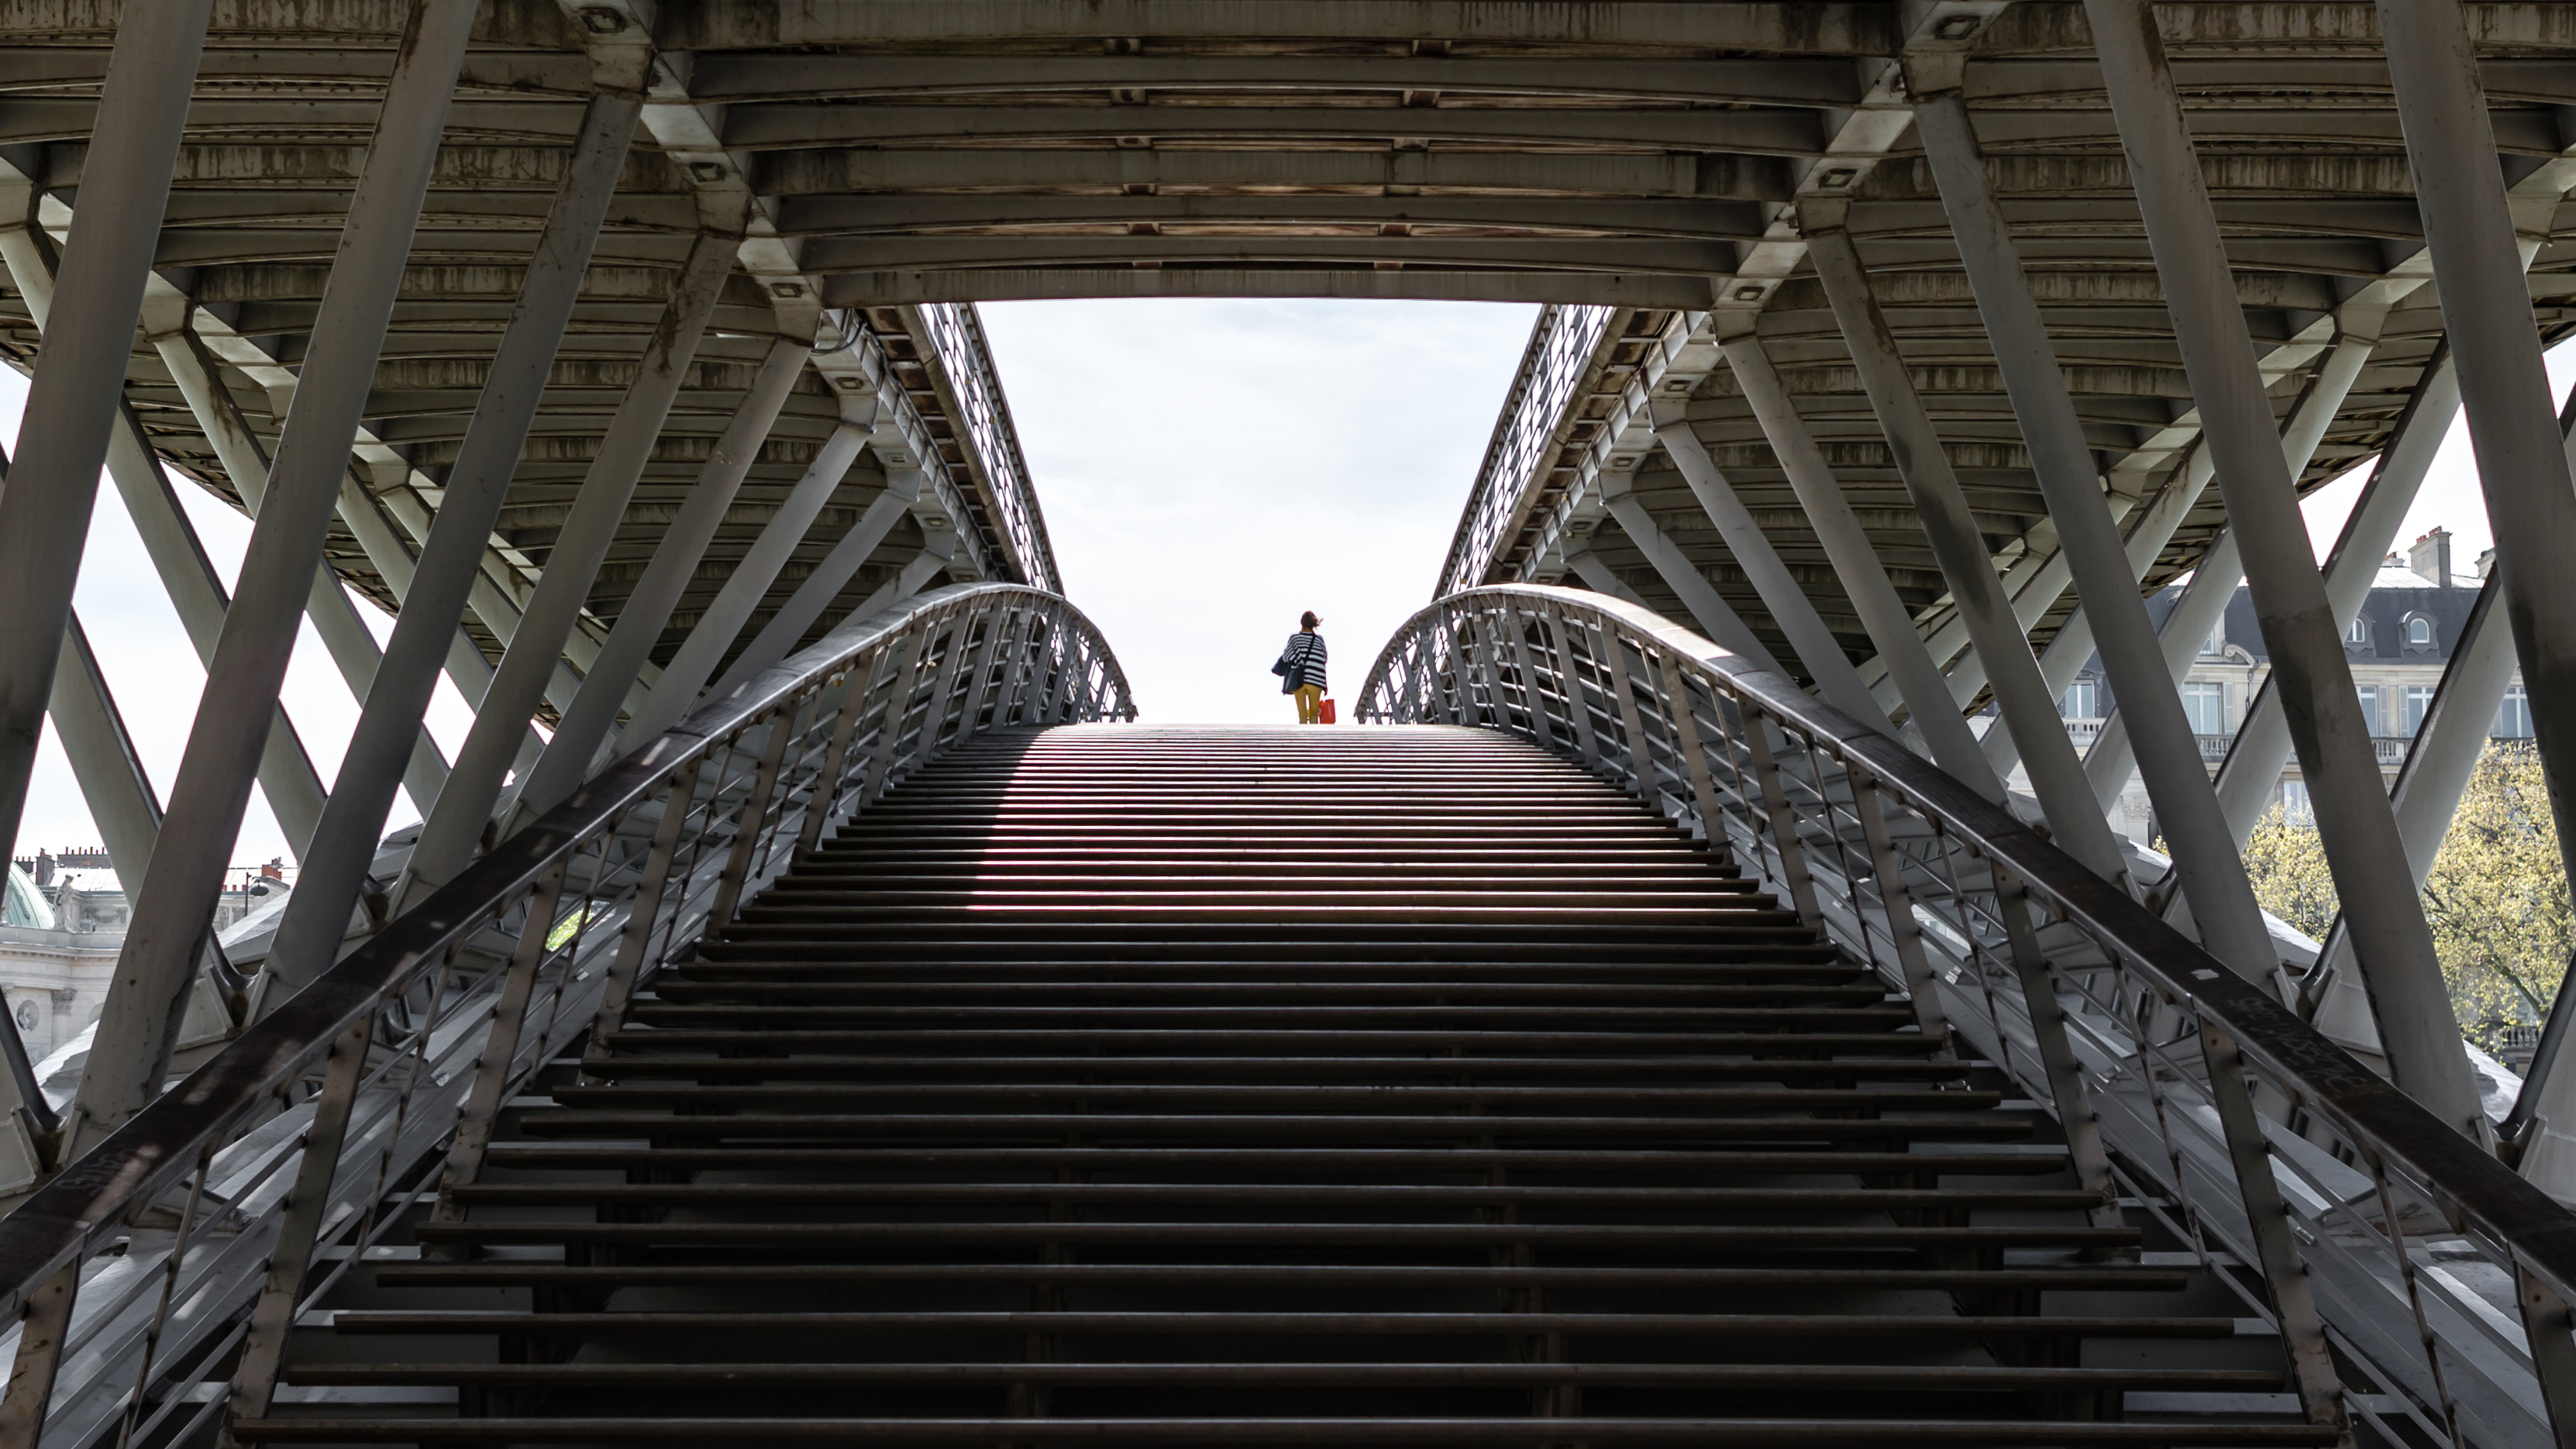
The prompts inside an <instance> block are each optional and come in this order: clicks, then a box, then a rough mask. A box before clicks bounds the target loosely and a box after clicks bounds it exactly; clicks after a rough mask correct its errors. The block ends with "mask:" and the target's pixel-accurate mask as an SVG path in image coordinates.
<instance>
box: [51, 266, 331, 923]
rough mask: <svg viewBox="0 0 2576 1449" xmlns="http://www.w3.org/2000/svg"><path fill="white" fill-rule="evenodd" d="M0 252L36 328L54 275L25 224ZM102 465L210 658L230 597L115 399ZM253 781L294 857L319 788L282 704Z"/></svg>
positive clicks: (129, 412) (307, 841)
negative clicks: (113, 415)
mask: <svg viewBox="0 0 2576 1449" xmlns="http://www.w3.org/2000/svg"><path fill="white" fill-rule="evenodd" d="M0 260H5V262H6V264H7V266H8V270H9V280H10V282H11V283H12V284H13V285H15V286H16V287H17V289H18V295H19V297H20V298H21V299H22V300H24V301H25V302H26V304H27V315H28V317H29V319H30V320H32V321H33V322H34V323H35V324H36V329H37V331H38V332H39V333H40V334H41V333H42V332H43V331H44V330H45V327H46V324H47V323H48V322H49V321H50V320H51V318H52V316H53V301H54V287H55V277H54V273H53V269H52V266H51V264H50V263H49V262H48V260H47V259H46V257H45V255H44V249H43V248H42V247H41V246H40V245H38V244H37V242H36V240H35V237H34V235H33V232H32V229H31V228H26V227H19V228H12V229H11V230H10V232H9V233H8V240H7V243H6V244H5V245H0ZM107 473H108V476H109V477H110V478H111V479H113V480H114V481H115V483H116V491H117V496H118V497H119V498H120V499H122V500H123V502H124V504H125V512H126V516H127V518H128V520H129V521H131V522H132V523H133V525H134V531H135V535H136V536H137V537H139V538H140V539H142V541H143V549H144V552H145V553H146V554H148V555H149V556H150V557H151V559H152V567H153V572H155V573H156V574H158V575H159V576H160V578H161V584H162V588H163V589H164V590H165V591H166V592H167V593H168V595H169V598H170V607H171V610H172V612H174V613H176V614H177V615H178V616H179V626H180V628H182V629H183V630H185V631H186V633H187V635H188V642H189V643H190V644H191V645H192V646H194V647H195V649H196V651H197V661H198V662H199V663H201V664H211V663H212V662H213V660H214V653H215V638H216V636H217V635H218V634H220V633H221V632H222V630H223V627H224V613H225V611H226V610H227V609H229V608H230V607H231V606H232V601H231V599H230V598H229V596H228V595H227V593H226V591H225V589H224V583H223V579H222V578H221V577H220V576H219V575H217V574H216V572H215V566H214V564H213V563H212V562H211V561H209V560H208V559H207V557H206V551H205V548H204V547H203V546H202V545H201V544H200V543H199V542H198V539H197V529H196V525H194V524H193V523H190V522H189V521H188V514H187V510H186V509H185V508H183V507H182V506H181V505H180V503H179V495H178V493H177V492H176V491H175V490H173V489H172V487H171V486H170V478H169V475H168V474H167V473H166V472H164V471H163V470H162V467H161V460H160V458H159V456H158V455H156V454H155V453H154V452H153V451H152V449H151V446H150V444H149V443H148V442H147V441H146V440H145V439H144V436H143V427H142V424H141V423H140V422H139V421H137V419H136V418H135V416H134V410H133V408H132V407H130V406H128V405H126V404H124V403H122V402H120V403H119V404H118V406H117V409H116V420H115V422H114V424H113V426H112V429H111V431H110V432H109V434H108V441H107ZM259 783H260V791H261V793H262V794H263V795H265V796H266V797H267V799H268V804H269V809H270V810H271V812H272V813H274V814H275V815H276V817H277V824H278V829H279V830H280V831H282V832H283V833H284V834H285V836H286V842H287V849H288V850H289V851H290V852H291V853H292V854H293V855H294V856H295V858H296V859H298V860H302V859H303V858H304V856H305V853H306V850H307V849H308V847H309V846H310V845H311V843H312V840H313V831H314V828H315V826H316V825H317V824H319V822H320V821H321V818H322V797H323V794H324V791H323V788H322V777H321V775H320V774H319V773H318V772H316V771H315V770H314V768H313V761H312V759H311V757H310V756H309V755H307V754H306V753H305V749H304V742H303V740H302V739H301V738H300V737H299V736H298V735H297V734H296V732H295V726H294V724H293V722H291V721H290V720H288V719H287V717H286V712H285V710H283V709H279V710H276V711H274V717H273V718H272V719H271V721H270V726H269V737H268V741H267V743H266V744H265V745H264V746H263V747H262V749H261V752H260V763H259ZM135 879H136V880H138V881H139V880H141V879H142V877H141V876H140V875H137V876H136V877H135Z"/></svg>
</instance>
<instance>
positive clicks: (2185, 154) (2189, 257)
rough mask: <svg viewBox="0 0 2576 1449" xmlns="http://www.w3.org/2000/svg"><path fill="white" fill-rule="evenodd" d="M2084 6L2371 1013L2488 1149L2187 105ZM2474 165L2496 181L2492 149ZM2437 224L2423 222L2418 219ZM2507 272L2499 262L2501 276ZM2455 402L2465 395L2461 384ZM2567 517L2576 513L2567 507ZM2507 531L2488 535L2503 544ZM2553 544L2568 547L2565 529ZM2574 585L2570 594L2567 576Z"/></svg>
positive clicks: (2110, 1)
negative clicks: (2499, 536)
mask: <svg viewBox="0 0 2576 1449" xmlns="http://www.w3.org/2000/svg"><path fill="white" fill-rule="evenodd" d="M2084 9H2085V14H2086V16H2087V17H2088V18H2089V19H2090V20H2091V22H2092V27H2093V36H2094V41H2095V44H2096V46H2097V47H2098V48H2099V50H2100V52H2101V59H2102V75H2103V79H2104V81H2105V82H2106V84H2107V85H2108V86H2109V89H2110V94H2111V109H2112V113H2113V115H2114V117H2115V118H2116V119H2117V120H2118V122H2119V127H2120V144H2121V147H2122V149H2123V150H2124V151H2125V152H2126V154H2127V156H2128V160H2129V175H2130V177H2131V179H2132V181H2133V182H2134V183H2135V184H2136V187H2137V193H2138V203H2139V208H2140V210H2141V212H2142V213H2143V215H2144V216H2145V219H2146V225H2147V240H2148V245H2149V248H2150V250H2152V251H2153V252H2154V254H2155V259H2156V271H2157V273H2158V275H2159V276H2161V277H2162V278H2163V280H2164V287H2165V297H2166V306H2167V308H2168V310H2170V311H2171V313H2172V315H2173V321H2174V335H2175V340H2176V342H2177V343H2178V344H2179V346H2180V349H2181V352H2182V359H2183V367H2184V371H2185V372H2186V374H2187V375H2188V376H2189V377H2190V379H2191V388H2192V397H2193V400H2194V401H2195V402H2197V403H2198V404H2199V406H2200V416H2201V425H2202V427H2203V428H2204V429H2205V430H2206V432H2207V435H2208V439H2209V446H2210V450H2211V453H2212V456H2213V457H2214V459H2215V460H2216V462H2217V464H2218V487H2219V492H2220V493H2221V494H2222V495H2223V496H2224V497H2225V498H2226V500H2227V514H2228V518H2229V521H2230V527H2229V530H2228V532H2229V535H2230V536H2231V537H2233V538H2235V539H2236V540H2237V541H2238V543H2239V545H2240V546H2241V547H2242V549H2243V551H2244V555H2245V575H2246V582H2247V584H2248V585H2249V586H2250V588H2251V590H2252V593H2253V598H2254V610H2255V615H2256V618H2257V620H2258V621H2259V623H2260V624H2261V626H2262V630H2263V641H2264V644H2265V645H2266V647H2267V648H2268V649H2269V650H2270V651H2271V656H2272V670H2273V677H2274V678H2275V679H2276V680H2277V681H2278V684H2277V685H2276V687H2277V688H2279V689H2280V690H2281V691H2282V699H2283V702H2284V703H2285V704H2287V705H2289V706H2290V711H2289V715H2290V732H2291V738H2292V739H2293V741H2294V742H2295V743H2296V746H2297V749H2298V755H2299V764H2300V770H2301V773H2302V774H2304V775H2305V776H2306V777H2307V780H2308V787H2309V794H2310V798H2311V799H2312V800H2313V801H2314V802H2315V806H2316V812H2317V821H2318V827H2319V833H2320V835H2321V836H2322V837H2323V841H2324V844H2325V848H2326V860H2327V864H2328V866H2329V867H2330V868H2331V870H2332V873H2333V876H2334V883H2335V893H2336V894H2337V895H2338V896H2340V897H2341V898H2342V900H2343V902H2344V905H2345V908H2346V911H2347V915H2348V918H2349V919H2350V920H2351V921H2352V924H2353V944H2354V946H2355V947H2356V948H2357V950H2358V952H2359V954H2360V957H2361V963H2362V970H2363V972H2364V974H2365V975H2366V976H2367V977H2368V978H2369V981H2370V987H2371V992H2372V994H2373V996H2374V997H2376V998H2377V1001H2378V1004H2379V1008H2380V1012H2379V1025H2380V1035H2381V1039H2382V1041H2383V1042H2384V1043H2385V1045H2386V1046H2387V1048H2388V1061H2389V1066H2390V1069H2391V1071H2392V1073H2393V1074H2394V1076H2395V1077H2396V1080H2397V1084H2398V1085H2399V1086H2400V1087H2401V1088H2403V1089H2404V1090H2405V1092H2406V1093H2407V1095H2409V1096H2411V1097H2413V1098H2415V1099H2416V1100H2417V1101H2418V1102H2421V1103H2423V1104H2424V1105H2425V1107H2427V1108H2428V1109H2429V1110H2431V1111H2432V1113H2433V1114H2434V1115H2435V1116H2437V1117H2440V1118H2441V1119H2442V1120H2443V1121H2445V1122H2448V1123H2450V1124H2451V1126H2453V1127H2454V1128H2456V1129H2458V1130H2459V1131H2461V1132H2464V1133H2467V1134H2469V1135H2471V1136H2472V1137H2476V1138H2480V1139H2483V1138H2484V1137H2485V1135H2486V1133H2487V1121H2486V1114H2485V1113H2484V1112H2483V1111H2482V1110H2481V1109H2480V1107H2479V1105H2478V1092H2477V1087H2476V1084H2475V1083H2474V1082H2473V1081H2472V1079H2471V1077H2470V1073H2469V1063H2468V1057H2467V1055H2466V1054H2465V1053H2464V1052H2462V1051H2461V1049H2460V1026H2459V1021H2458V1019H2457V1017H2456V1016H2454V1015H2453V1013H2452V1010H2451V1000H2450V993H2449V991H2448V989H2447V988H2446V987H2445V986H2444V984H2443V980H2442V972H2441V964H2440V962H2439V961H2438V960H2436V959H2435V956H2434V954H2433V933H2432V931H2431V929H2430V928H2429V927H2427V926H2426V925H2425V922H2424V909H2423V904H2422V902H2421V900H2419V899H2418V898H2417V896H2416V894H2415V891H2414V889H2413V882H2412V879H2411V877H2410V875H2409V873H2408V871H2407V867H2406V851H2405V847H2404V844H2403V843H2402V842H2401V841H2400V839H2399V837H2398V834H2397V818H2396V816H2395V815H2394V814H2393V813H2392V812H2391V811H2390V809H2389V806H2388V795H2387V790H2386V786H2385V784H2384V783H2383V782H2382V781H2381V778H2380V774H2379V759H2378V755H2377V752H2376V751H2375V749H2374V748H2373V747H2372V745H2371V742H2370V727H2369V724H2368V722H2367V721H2365V720H2364V719H2363V718H2362V717H2361V702H2360V699H2359V697H2358V696H2357V695H2355V694H2354V692H2353V683H2352V668H2351V665H2350V664H2349V663H2348V662H2347V661H2346V660H2345V658H2344V650H2343V640H2342V638H2341V637H2340V636H2339V635H2338V634H2337V632H2336V630H2335V628H2334V624H2333V610H2332V607H2331V605H2330V604H2329V603H2328V602H2327V599H2326V592H2325V583H2324V581H2323V580H2322V579H2320V578H2319V577H2318V575H2317V569H2316V558H2315V555H2314V553H2313V552H2312V551H2311V546H2310V544H2309V541H2308V532H2307V525H2306V523H2305V521H2304V520H2302V519H2301V517H2300V515H2299V504H2298V497H2297V493H2296V491H2295V488H2294V484H2293V480H2292V479H2291V477H2290V469H2289V465H2288V463H2287V462H2286V461H2285V460H2283V458H2282V456H2281V448H2280V441H2279V435H2278V434H2277V433H2276V432H2275V431H2274V430H2273V425H2272V406H2271V403H2270V401H2269V399H2268V398H2267V397H2266V396H2265V393H2264V389H2263V379H2262V375H2261V374H2260V373H2259V372H2258V371H2257V370H2256V369H2255V366H2254V345H2253V338H2252V336H2251V334H2250V331H2249V329H2248V327H2247V325H2246V321H2245V312H2244V308H2243V306H2242V305H2241V304H2240V303H2239V302H2238V300H2237V293H2236V282H2235V275H2234V273H2233V271H2232V270H2231V269H2230V267H2229V264H2228V260H2227V250H2226V247H2225V245H2224V244H2223V243H2222V242H2221V240H2220V238H2219V233H2218V222H2217V218H2216V216H2215V214H2214V213H2213V212H2212V211H2211V209H2210V201H2209V190H2208V185H2207V183H2206V181H2205V180H2204V178H2203V176H2202V173H2201V169H2200V158H2199V155H2198V153H2197V152H2196V151H2195V150H2194V149H2193V147H2192V143H2191V133H2190V131H2189V130H2188V129H2187V128H2186V127H2185V125H2184V122H2183V116H2182V101H2181V98H2180V96H2179V95H2178V94H2177V93H2176V91H2175V89H2174V83H2173V75H2172V73H2171V71H2170V70H2169V69H2168V68H2167V66H2166V63H2165V54H2164V39H2163V37H2162V35H2161V34H2160V33H2159V32H2158V31H2157V29H2156V19H2155V12H2154V10H2153V8H2152V7H2151V5H2150V4H2149V0H2085V6H2084ZM2481 114H2483V113H2481ZM2477 164H2478V165H2479V166H2482V167H2488V168H2492V166H2493V164H2494V162H2493V154H2492V152H2490V153H2488V155H2487V156H2486V157H2484V158H2482V159H2480V160H2479V162H2478V163H2477ZM2432 214H2433V213H2432V211H2431V210H2430V209H2428V211H2427V216H2428V217H2430V216H2431V215H2432ZM2511 261H2512V259H2511V258H2510V257H2508V259H2507V262H2506V265H2507V266H2508V267H2510V266H2511ZM2508 275H2513V276H2515V277H2516V281H2515V287H2516V295H2517V296H2518V295H2520V290H2519V289H2520V285H2521V284H2520V281H2519V275H2518V269H2514V270H2510V271H2509V272H2508ZM2526 306H2527V304H2526ZM2461 391H2462V393H2463V394H2464V395H2470V394H2473V393H2474V392H2475V387H2474V384H2473V381H2472V379H2471V377H2470V374H2469V373H2468V372H2467V371H2466V370H2465V369H2463V371H2462V373H2461ZM2545 401H2546V399H2545V398H2544V402H2545ZM2544 416H2545V413H2544ZM2556 448H2557V439H2556V437H2555V435H2554V434H2553V435H2552V437H2551V438H2550V449H2551V451H2550V458H2549V461H2550V463H2551V464H2552V466H2553V467H2554V468H2555V469H2556V470H2557V472H2556V477H2557V484H2556V486H2557V488H2558V489H2559V491H2560V492H2561V493H2562V494H2564V493H2566V491H2567V487H2568V485H2567V475H2566V469H2565V464H2564V462H2563V460H2562V459H2561V458H2560V455H2559V454H2558V453H2557V451H2556ZM2490 481H2493V480H2492V479H2491V480H2490ZM2566 502H2567V504H2568V507H2569V508H2570V509H2576V497H2570V498H2568V499H2567V500H2566ZM2504 523H2505V520H2503V519H2499V524H2500V525H2502V524H2504ZM2510 531H2511V530H2510V528H2508V527H2501V526H2500V528H2499V532H2500V533H2505V532H2510ZM2548 536H2549V535H2546V534H2541V535H2537V536H2536V537H2548ZM2562 536H2564V537H2576V522H2571V523H2570V524H2569V526H2568V532H2567V533H2566V534H2564V535H2562ZM2568 579H2569V582H2570V583H2576V574H2570V575H2569V576H2568ZM2571 684H2576V681H2571ZM2569 724H2570V726H2571V727H2576V708H2571V710H2570V712H2569Z"/></svg>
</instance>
